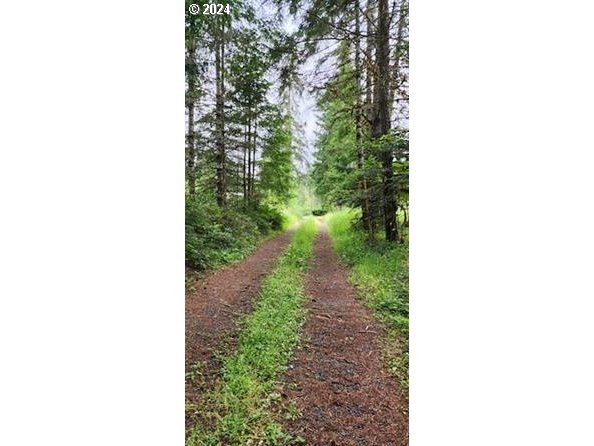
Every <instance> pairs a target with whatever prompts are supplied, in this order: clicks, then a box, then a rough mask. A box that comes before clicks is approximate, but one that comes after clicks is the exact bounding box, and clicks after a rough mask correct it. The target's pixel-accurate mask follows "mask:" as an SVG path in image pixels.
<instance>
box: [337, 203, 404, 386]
mask: <svg viewBox="0 0 594 446" xmlns="http://www.w3.org/2000/svg"><path fill="white" fill-rule="evenodd" d="M357 216H358V214H357V212H356V211H353V210H342V211H338V212H334V213H332V214H329V215H328V216H327V217H326V221H327V223H328V227H329V231H330V236H331V237H332V241H333V244H334V249H335V251H336V253H337V254H338V255H339V257H340V258H341V259H342V260H343V261H344V262H345V263H346V264H347V265H349V266H350V267H351V273H350V280H351V282H352V283H353V284H355V285H356V286H357V288H358V289H359V290H360V294H361V296H362V298H363V299H364V301H365V303H366V304H367V305H368V306H369V307H371V308H372V310H373V311H374V312H375V314H376V316H377V317H378V318H379V319H380V320H381V321H382V322H383V323H384V324H385V325H386V327H387V328H388V331H389V334H388V339H387V340H386V343H385V344H386V347H385V351H384V353H385V356H386V358H387V361H388V365H389V368H390V371H391V372H392V373H393V374H394V375H395V376H396V378H397V379H398V381H399V383H400V385H401V387H402V388H403V390H404V391H405V392H407V391H408V244H398V245H394V244H391V243H388V242H386V241H385V240H377V241H376V242H375V243H373V244H370V243H369V242H367V240H366V237H365V234H364V233H363V232H361V231H360V230H358V229H357V228H356V227H355V225H354V220H356V218H357Z"/></svg>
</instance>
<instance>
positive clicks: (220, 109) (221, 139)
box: [215, 18, 227, 207]
mask: <svg viewBox="0 0 594 446" xmlns="http://www.w3.org/2000/svg"><path fill="white" fill-rule="evenodd" d="M219 20H221V28H220V34H219V35H218V36H217V38H216V39H215V71H216V73H215V76H216V119H215V120H216V132H215V133H216V142H215V146H216V157H215V158H216V161H215V162H216V196H217V204H218V205H219V206H221V207H222V206H224V205H225V204H226V202H227V189H226V181H225V110H224V106H225V99H224V96H225V77H224V71H225V25H224V23H223V21H222V19H221V18H220V19H219Z"/></svg>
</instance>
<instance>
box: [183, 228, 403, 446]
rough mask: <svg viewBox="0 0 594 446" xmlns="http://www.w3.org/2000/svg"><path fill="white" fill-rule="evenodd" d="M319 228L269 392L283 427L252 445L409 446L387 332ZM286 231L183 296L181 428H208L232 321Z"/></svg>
mask: <svg viewBox="0 0 594 446" xmlns="http://www.w3.org/2000/svg"><path fill="white" fill-rule="evenodd" d="M318 230H319V233H318V236H317V238H316V239H315V242H314V246H313V256H312V259H311V260H310V262H309V268H308V270H307V273H306V274H305V277H304V286H305V295H306V299H305V307H306V309H307V319H306V322H305V325H304V326H303V327H302V329H301V331H300V336H301V346H300V348H299V349H298V350H297V351H296V352H295V353H294V355H293V358H292V359H291V361H290V364H289V366H288V369H287V372H286V373H285V374H284V376H278V384H277V386H276V391H275V392H274V393H276V394H278V395H279V396H280V400H278V401H277V402H276V403H275V404H272V405H271V406H270V408H269V409H270V411H271V412H273V417H274V418H275V419H276V420H277V421H278V422H279V424H280V425H281V426H282V429H283V430H284V431H285V432H286V433H287V434H288V435H287V436H286V437H282V435H280V434H279V435H278V436H276V437H275V438H278V439H279V441H278V442H276V440H275V442H268V441H266V440H257V439H256V440H255V442H253V443H250V444H254V445H266V444H279V445H281V444H282V445H288V444H306V445H312V446H313V445H319V446H322V445H324V446H328V445H335V446H403V445H407V444H408V416H407V413H408V408H407V405H408V403H407V401H406V398H405V396H404V392H402V391H401V389H400V388H399V386H398V384H397V381H396V380H395V379H394V377H393V376H391V375H390V373H389V372H388V370H387V367H386V364H385V363H384V362H383V361H382V353H381V351H382V339H384V335H385V333H386V331H385V329H384V327H383V325H382V324H381V323H379V322H378V321H377V320H376V319H375V318H374V316H373V315H372V314H371V312H370V311H369V310H368V309H367V308H366V307H365V306H364V305H363V304H362V303H361V302H359V300H358V299H357V292H356V290H355V288H353V286H352V285H351V284H350V283H349V281H348V269H347V268H346V267H345V266H343V265H342V263H341V262H340V261H339V259H338V257H337V256H336V254H335V253H334V250H333V248H332V240H331V238H330V236H329V234H328V231H327V227H326V224H325V223H323V222H322V221H320V220H318ZM290 238H291V234H290V233H285V234H283V235H281V236H279V237H277V238H275V239H272V240H269V241H267V242H266V243H265V244H264V245H263V246H262V247H260V249H258V250H257V251H256V252H255V253H254V254H253V255H252V256H250V257H249V258H247V259H246V260H244V261H243V262H241V263H239V264H237V265H235V266H232V267H228V268H225V269H223V270H221V271H218V272H215V273H213V274H211V275H209V276H207V277H205V278H202V279H199V280H198V281H196V283H195V286H194V288H195V290H194V291H193V292H189V293H188V295H187V296H186V414H187V416H186V428H188V429H191V428H192V426H196V425H198V426H200V429H201V430H202V431H209V430H212V429H214V428H215V426H212V425H210V424H211V423H212V416H210V415H211V414H206V413H204V412H205V410H201V409H203V408H205V407H207V404H205V398H207V394H208V393H209V392H211V391H212V389H213V388H214V387H215V386H216V381H217V379H219V378H220V375H221V367H222V365H223V363H224V358H225V357H229V356H230V355H231V354H233V352H234V351H235V349H236V344H237V343H236V339H237V336H238V332H239V330H240V328H241V324H240V323H239V322H240V321H241V320H242V319H243V317H244V316H245V315H246V314H248V313H249V312H250V311H251V310H252V308H253V306H252V303H253V302H254V301H255V300H256V296H257V295H258V292H259V290H260V287H261V284H262V282H263V280H264V279H265V276H266V275H267V274H269V273H270V272H271V271H272V270H273V268H274V267H275V264H276V260H277V259H278V257H279V256H280V255H281V253H282V251H283V250H284V249H285V247H287V245H288V243H289V241H290ZM209 420H211V421H209ZM281 438H283V440H281ZM191 444H194V443H191ZM197 444H210V443H197ZM213 444H214V443H213ZM218 444H235V443H227V442H225V443H218ZM238 446H239V445H238Z"/></svg>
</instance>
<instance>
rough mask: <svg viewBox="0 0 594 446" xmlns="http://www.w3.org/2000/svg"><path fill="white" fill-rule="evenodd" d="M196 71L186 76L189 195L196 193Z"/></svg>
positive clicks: (190, 54)
mask: <svg viewBox="0 0 594 446" xmlns="http://www.w3.org/2000/svg"><path fill="white" fill-rule="evenodd" d="M187 57H188V59H189V60H188V62H189V65H192V66H194V65H195V63H196V62H195V57H196V56H195V48H194V46H193V45H191V46H190V47H189V48H188V55H187ZM195 77H196V73H195V70H194V69H191V70H190V72H189V76H188V92H187V94H186V108H187V112H188V133H187V140H186V179H187V180H188V193H189V195H190V196H191V197H194V196H195V194H196V134H195V129H194V110H195V108H196V98H195V93H196V91H195V90H196V78H195Z"/></svg>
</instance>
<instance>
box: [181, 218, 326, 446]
mask: <svg viewBox="0 0 594 446" xmlns="http://www.w3.org/2000/svg"><path fill="white" fill-rule="evenodd" d="M315 234H316V228H315V224H314V221H313V220H311V219H310V220H307V221H306V222H305V223H303V224H302V225H301V226H300V227H299V228H298V229H297V231H296V232H295V235H294V236H293V240H292V241H291V244H290V245H289V247H288V248H287V250H286V251H285V253H284V254H283V255H282V256H281V258H280V259H279V263H278V265H277V267H276V269H275V270H274V271H273V272H272V273H271V274H270V275H269V276H268V277H267V278H266V279H265V281H264V283H263V285H262V289H261V291H260V296H259V298H258V300H257V302H256V304H255V308H254V310H253V312H252V313H251V314H250V315H248V316H247V317H246V319H244V320H243V322H242V329H241V333H240V335H239V340H238V346H237V350H236V352H235V353H234V354H233V355H231V356H229V357H228V358H227V359H226V360H225V361H224V366H223V374H222V378H221V380H220V382H219V384H218V385H217V386H216V387H215V389H214V390H213V391H212V393H211V394H210V395H209V398H208V401H209V402H208V403H207V405H206V406H207V407H202V408H200V409H199V410H202V411H204V412H203V414H202V415H204V416H205V417H206V418H207V419H209V420H210V421H211V422H212V423H209V424H212V425H213V426H214V429H211V430H210V431H209V430H206V429H204V428H203V427H200V426H196V427H194V428H193V429H191V430H190V431H189V432H188V435H187V439H186V445H187V446H217V445H223V444H224V445H236V446H239V445H254V446H255V445H287V444H290V443H291V442H293V441H295V440H296V439H293V438H291V436H289V435H288V434H286V433H285V432H284V431H283V430H282V428H281V427H280V425H279V424H278V423H276V422H275V421H274V418H273V416H272V415H271V414H270V413H269V412H268V409H269V408H270V406H271V404H273V403H275V402H278V401H279V400H280V395H279V394H278V393H277V392H276V391H275V386H276V383H277V378H278V377H279V376H280V374H281V373H282V372H283V371H284V370H285V369H286V367H287V364H288V361H289V359H290V357H291V354H292V352H293V350H294V349H295V347H296V345H297V343H298V341H299V328H300V327H301V325H302V324H303V322H304V320H305V310H304V308H303V304H304V301H305V296H304V290H303V278H304V273H305V270H306V268H307V265H308V261H309V259H310V257H311V255H312V250H313V241H314V238H315Z"/></svg>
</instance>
